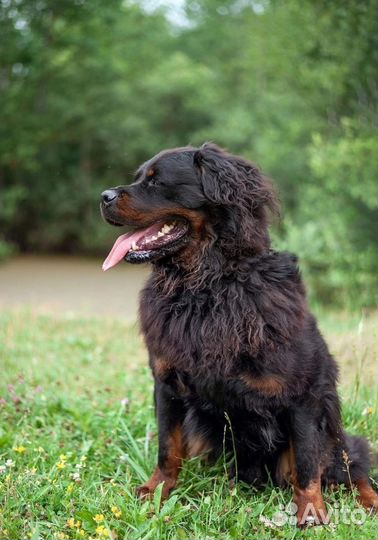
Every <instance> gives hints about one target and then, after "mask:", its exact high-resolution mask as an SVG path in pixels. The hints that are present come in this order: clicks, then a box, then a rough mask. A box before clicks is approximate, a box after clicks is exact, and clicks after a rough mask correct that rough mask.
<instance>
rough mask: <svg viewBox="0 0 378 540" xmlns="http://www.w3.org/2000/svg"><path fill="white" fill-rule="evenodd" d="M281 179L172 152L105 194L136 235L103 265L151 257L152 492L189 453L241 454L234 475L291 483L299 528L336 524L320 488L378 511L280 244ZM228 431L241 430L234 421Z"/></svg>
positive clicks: (204, 153) (145, 304)
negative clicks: (277, 182)
mask: <svg viewBox="0 0 378 540" xmlns="http://www.w3.org/2000/svg"><path fill="white" fill-rule="evenodd" d="M277 206H278V205H277V199H276V196H275V192H274V189H273V187H272V185H271V183H270V182H269V181H268V180H267V179H266V178H265V177H264V176H263V175H262V174H261V172H260V171H259V170H258V168H257V167H256V166H255V165H253V164H252V163H250V162H248V161H246V160H245V159H243V158H242V157H239V156H235V155H232V154H230V153H228V152H226V151H224V150H222V149H221V148H219V147H218V146H216V145H214V144H204V145H203V146H202V147H200V148H194V147H189V146H188V147H184V148H175V149H172V150H166V151H163V152H161V153H159V154H158V155H156V156H154V157H153V158H152V159H150V160H149V161H147V162H146V163H144V164H143V165H142V166H141V167H140V168H139V169H138V171H137V173H136V176H135V180H134V182H133V183H132V184H131V185H129V186H119V187H116V188H111V189H108V190H106V191H105V192H104V193H103V194H102V203H101V210H102V215H103V217H104V218H105V219H106V221H107V222H109V223H111V224H112V225H128V226H131V227H132V228H133V229H134V231H133V232H131V233H126V234H123V235H122V236H120V237H119V238H118V240H117V241H116V243H115V244H114V246H113V248H112V250H111V252H110V254H109V256H108V258H107V259H106V261H105V263H104V266H103V268H104V270H107V269H108V268H110V267H112V266H114V265H115V264H117V263H118V262H120V261H121V260H123V259H125V260H126V261H128V262H130V263H140V262H146V261H150V262H151V263H152V273H151V275H150V277H149V279H148V281H147V284H146V285H145V287H144V289H143V291H142V293H141V299H140V321H141V327H142V331H143V335H144V339H145V342H146V345H147V348H148V351H149V357H150V365H151V369H152V373H153V376H154V380H155V405H156V415H157V421H158V428H159V455H158V464H157V467H156V469H155V472H154V473H153V475H152V476H151V478H150V480H149V481H148V482H147V483H146V484H145V485H144V486H142V487H140V488H139V495H140V496H141V497H145V496H149V495H151V494H153V492H154V490H155V489H156V487H157V486H158V485H159V483H161V482H164V488H163V495H164V496H165V497H166V496H168V495H169V493H170V491H171V490H172V489H173V488H174V486H175V484H176V481H177V478H178V475H179V471H180V469H181V467H182V462H183V460H184V459H185V457H187V456H189V457H190V456H194V455H198V454H202V453H204V452H206V453H208V454H210V455H213V456H215V457H216V456H218V455H220V454H221V453H222V452H223V451H224V446H225V447H226V451H229V452H230V453H232V452H234V453H235V454H236V455H235V460H236V463H237V467H234V471H233V472H232V473H231V474H234V475H236V474H237V477H238V479H240V480H243V481H245V482H248V483H250V484H253V485H255V486H263V485H264V484H265V483H266V482H267V480H268V479H269V478H270V479H271V481H273V482H275V483H277V484H279V485H282V484H284V483H285V482H286V483H290V484H291V485H292V486H293V489H294V501H295V503H296V504H297V506H298V512H297V519H298V523H299V525H305V524H306V522H307V521H308V520H312V521H315V522H316V523H327V522H328V519H329V518H328V515H327V511H326V507H325V504H324V501H323V496H322V491H321V488H322V486H324V485H327V484H339V483H345V484H347V485H348V486H350V487H356V488H357V490H358V492H359V497H360V501H361V503H362V504H363V505H364V506H365V507H367V508H369V509H375V510H376V509H377V506H378V499H377V494H376V493H375V491H374V490H373V489H372V487H371V485H370V482H369V476H368V471H369V452H368V446H367V443H366V441H365V440H364V439H361V438H358V437H352V436H349V435H347V434H346V433H345V432H344V430H343V428H342V423H341V417H340V402H339V398H338V395H337V391H336V381H337V375H338V369H337V365H336V363H335V361H334V359H333V358H332V356H331V355H330V353H329V351H328V348H327V345H326V343H325V342H324V340H323V338H322V336H321V334H320V332H319V330H318V328H317V324H316V320H315V318H314V317H313V316H312V315H311V313H310V312H309V309H308V305H307V302H306V295H305V288H304V286H303V283H302V280H301V276H300V273H299V271H298V266H297V259H296V257H295V256H294V255H292V254H290V253H285V252H276V251H273V250H272V249H271V247H270V238H269V232H268V221H269V220H268V217H269V214H270V213H271V212H275V211H276V210H277ZM230 426H231V428H232V429H231V428H230Z"/></svg>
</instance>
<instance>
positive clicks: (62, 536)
mask: <svg viewBox="0 0 378 540" xmlns="http://www.w3.org/2000/svg"><path fill="white" fill-rule="evenodd" d="M57 537H58V538H59V540H66V538H68V536H67V534H66V533H64V532H59V533H58V534H57Z"/></svg>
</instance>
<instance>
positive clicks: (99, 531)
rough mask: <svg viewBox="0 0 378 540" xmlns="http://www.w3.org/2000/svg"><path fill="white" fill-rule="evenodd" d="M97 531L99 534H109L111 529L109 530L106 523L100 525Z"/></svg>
mask: <svg viewBox="0 0 378 540" xmlns="http://www.w3.org/2000/svg"><path fill="white" fill-rule="evenodd" d="M96 533H97V534H98V535H99V536H109V531H108V529H107V528H106V527H104V525H99V526H98V527H97V528H96Z"/></svg>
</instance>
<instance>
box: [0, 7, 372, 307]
mask: <svg viewBox="0 0 378 540" xmlns="http://www.w3.org/2000/svg"><path fill="white" fill-rule="evenodd" d="M146 5H151V3H146ZM184 7H185V12H186V19H185V21H184V24H183V25H181V26H177V25H175V22H172V20H173V21H174V18H172V17H170V19H169V20H168V19H167V18H166V16H165V12H164V9H156V10H151V9H148V10H147V9H144V3H143V2H133V1H131V0H130V1H126V2H124V1H121V0H111V1H109V2H100V1H99V0H94V1H91V2H87V1H75V0H64V1H59V2H58V1H55V0H41V1H39V2H34V1H32V0H17V1H16V0H8V1H7V2H5V1H3V2H1V3H0V34H1V36H2V39H1V41H0V62H1V71H0V93H1V99H0V115H1V119H2V121H1V123H0V190H1V199H2V204H1V205H0V227H1V231H2V237H3V238H4V240H5V241H7V242H12V243H14V244H15V245H17V246H18V247H19V248H20V249H21V250H34V251H47V250H50V251H51V250H60V251H78V250H80V251H81V252H82V251H86V252H99V251H100V250H102V251H103V250H105V249H106V247H107V246H108V245H109V242H110V238H111V236H112V231H110V230H109V229H108V228H106V227H105V226H104V224H103V223H102V222H101V220H100V218H99V213H98V198H99V193H100V192H101V191H102V190H103V189H104V188H106V187H109V186H112V185H118V184H121V183H125V182H129V181H130V180H131V178H132V172H133V170H134V169H135V168H136V166H137V165H138V164H139V163H140V162H141V161H142V160H144V159H146V158H148V157H150V156H151V155H152V154H153V153H155V152H157V151H158V150H160V149H162V148H165V147H169V146H175V145H184V144H187V143H192V144H199V143H202V142H203V141H205V140H215V141H216V142H218V143H219V144H221V145H225V146H227V147H228V148H229V149H230V150H231V151H233V152H239V153H242V154H244V155H246V156H247V157H249V158H250V159H252V160H253V161H256V162H257V163H258V164H259V165H260V166H262V168H263V169H264V171H265V172H266V173H267V174H268V175H269V176H272V177H273V178H274V179H275V181H276V183H277V185H278V188H279V192H280V197H281V199H282V203H283V206H284V220H283V224H282V225H281V226H280V228H279V229H278V230H277V231H276V234H275V237H276V239H277V243H276V245H277V246H279V247H281V246H286V247H287V248H288V249H292V250H295V251H297V252H298V253H299V255H300V260H301V264H302V265H303V268H304V271H305V273H306V277H307V279H308V281H309V283H310V290H311V294H313V295H314V297H316V298H317V299H318V301H320V302H328V303H333V304H339V305H344V306H345V305H354V306H363V305H365V306H366V305H372V304H373V303H374V302H375V296H374V290H375V287H374V284H375V283H374V282H375V275H376V266H377V264H376V256H375V243H376V221H377V212H376V187H375V183H376V174H377V161H376V153H377V144H376V129H375V123H374V119H375V112H376V100H377V89H376V84H375V80H376V58H377V52H376V50H377V47H376V45H377V37H376V28H375V3H374V2H373V1H372V0H367V1H366V2H360V1H358V0H353V1H351V2H347V3H345V2H341V1H339V0H337V1H335V2H331V3H330V2H324V1H319V2H312V1H310V0H305V1H300V0H288V1H286V2H278V1H276V0H267V1H264V2H252V1H245V2H240V1H236V0H224V1H218V0H196V1H194V0H186V2H185V4H184ZM169 21H171V22H169Z"/></svg>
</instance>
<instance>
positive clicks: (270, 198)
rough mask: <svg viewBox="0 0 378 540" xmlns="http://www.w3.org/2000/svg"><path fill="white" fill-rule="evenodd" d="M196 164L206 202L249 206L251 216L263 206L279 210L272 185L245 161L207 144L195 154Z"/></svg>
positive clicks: (256, 168) (253, 166)
mask: <svg viewBox="0 0 378 540" xmlns="http://www.w3.org/2000/svg"><path fill="white" fill-rule="evenodd" d="M194 164H195V166H196V167H197V168H198V170H199V173H200V175H201V180H202V189H203V192H204V195H205V197H206V199H207V200H209V201H211V202H213V203H216V204H221V205H233V204H235V205H238V206H240V205H245V204H247V206H249V207H250V210H251V212H253V210H254V209H258V208H261V207H262V206H267V207H269V208H270V209H271V210H273V211H276V210H277V209H278V205H277V199H276V196H275V192H274V189H273V187H272V184H271V183H270V181H269V180H268V179H267V178H266V177H264V176H263V174H262V173H261V172H260V170H259V169H258V167H256V166H255V165H254V164H253V163H250V162H249V161H247V160H246V159H244V158H242V157H240V156H235V155H233V154H230V153H228V152H227V151H225V150H223V149H222V148H220V147H219V146H217V145H216V144H213V143H205V144H203V145H202V146H201V147H200V148H199V149H198V150H197V151H196V152H195V154H194ZM243 199H244V200H243Z"/></svg>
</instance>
